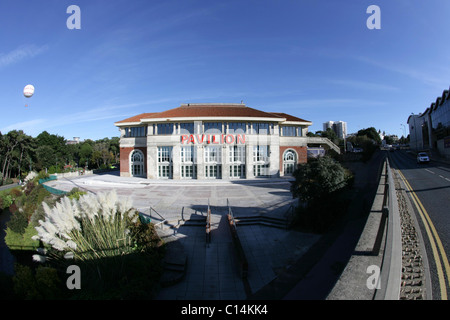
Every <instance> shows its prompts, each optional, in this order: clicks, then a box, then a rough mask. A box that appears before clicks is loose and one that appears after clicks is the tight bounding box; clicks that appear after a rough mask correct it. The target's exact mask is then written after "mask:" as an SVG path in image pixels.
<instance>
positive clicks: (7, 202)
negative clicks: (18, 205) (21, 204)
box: [1, 193, 14, 209]
mask: <svg viewBox="0 0 450 320" xmlns="http://www.w3.org/2000/svg"><path fill="white" fill-rule="evenodd" d="M1 198H2V209H5V208H9V207H10V206H11V205H12V204H13V202H14V200H13V197H12V196H11V195H10V194H3V193H2V195H1Z"/></svg>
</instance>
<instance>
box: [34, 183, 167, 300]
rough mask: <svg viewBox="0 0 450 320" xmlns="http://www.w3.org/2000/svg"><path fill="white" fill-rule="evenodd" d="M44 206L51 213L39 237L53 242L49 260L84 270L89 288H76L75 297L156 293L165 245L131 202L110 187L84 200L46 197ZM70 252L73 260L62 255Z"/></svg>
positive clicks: (73, 294) (39, 257)
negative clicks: (50, 200) (49, 199)
mask: <svg viewBox="0 0 450 320" xmlns="http://www.w3.org/2000/svg"><path fill="white" fill-rule="evenodd" d="M75 192H77V191H75ZM42 206H43V209H44V212H45V216H44V220H41V221H40V225H39V226H38V227H36V231H37V232H38V234H37V236H35V237H34V239H39V240H41V241H42V242H43V243H44V244H46V245H47V246H48V247H50V248H49V250H48V253H47V256H46V257H47V258H51V259H47V261H48V262H49V263H50V264H52V265H58V266H60V268H61V270H63V269H64V265H67V263H70V264H76V265H77V266H79V267H80V269H81V273H82V275H83V282H82V283H83V285H82V286H83V290H80V291H75V292H71V293H70V294H71V298H74V299H93V298H95V299H131V298H151V297H152V295H153V293H154V292H155V289H156V288H157V283H158V281H159V277H160V275H161V273H162V265H161V255H162V254H163V250H162V249H163V247H162V246H161V240H160V239H159V237H158V236H157V233H156V232H155V230H154V227H153V225H143V224H141V222H140V220H139V219H138V214H137V212H136V211H135V210H134V209H133V208H132V206H131V203H129V202H128V201H119V199H118V198H117V195H116V194H115V192H110V193H106V194H98V195H93V194H85V195H81V196H80V197H79V200H75V199H70V198H69V197H67V196H65V197H63V198H61V199H60V201H59V202H56V203H55V205H54V207H53V208H50V207H49V205H47V203H46V202H44V203H43V204H42ZM68 252H70V253H72V254H73V257H74V258H73V260H70V261H67V260H65V259H57V257H61V256H62V255H64V254H65V253H68ZM33 258H34V259H35V260H36V261H37V260H40V259H41V256H37V255H35V256H34V257H33ZM66 276H67V275H66Z"/></svg>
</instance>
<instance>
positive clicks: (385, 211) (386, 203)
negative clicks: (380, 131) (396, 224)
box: [372, 159, 392, 256]
mask: <svg viewBox="0 0 450 320" xmlns="http://www.w3.org/2000/svg"><path fill="white" fill-rule="evenodd" d="M384 166H385V168H384V171H385V174H384V176H385V181H384V192H383V205H382V209H381V219H380V224H379V226H378V232H377V236H376V238H375V242H374V245H373V248H372V254H373V255H375V256H377V255H378V254H379V253H380V249H381V243H382V242H383V236H384V230H385V229H386V221H387V218H388V217H389V207H390V203H391V201H392V199H391V195H390V192H389V191H390V181H389V180H390V179H389V177H390V174H391V171H390V170H389V161H388V159H386V161H385V163H384Z"/></svg>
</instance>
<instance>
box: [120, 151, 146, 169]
mask: <svg viewBox="0 0 450 320" xmlns="http://www.w3.org/2000/svg"><path fill="white" fill-rule="evenodd" d="M134 149H139V150H141V151H142V152H143V153H144V170H145V172H147V148H145V147H135V148H134V147H126V148H123V147H122V148H120V172H127V173H130V153H131V152H132V151H133V150H134Z"/></svg>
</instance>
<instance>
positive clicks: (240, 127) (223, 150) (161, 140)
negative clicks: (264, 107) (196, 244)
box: [115, 104, 312, 179]
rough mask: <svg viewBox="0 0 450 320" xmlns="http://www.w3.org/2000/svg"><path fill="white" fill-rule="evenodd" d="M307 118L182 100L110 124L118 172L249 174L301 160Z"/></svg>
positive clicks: (286, 170)
mask: <svg viewBox="0 0 450 320" xmlns="http://www.w3.org/2000/svg"><path fill="white" fill-rule="evenodd" d="M311 124H312V123H311V122H310V121H307V120H303V119H300V118H297V117H294V116H291V115H287V114H284V113H272V112H264V111H260V110H257V109H253V108H249V107H247V106H245V105H244V104H183V105H181V106H180V107H178V108H174V109H170V110H167V111H163V112H158V113H144V114H140V115H137V116H134V117H131V118H128V119H125V120H122V121H119V122H116V123H115V125H116V126H117V127H119V129H120V132H121V138H120V174H121V176H128V177H129V176H139V177H146V178H148V179H251V178H257V177H269V178H270V177H280V176H285V175H290V174H292V172H293V171H294V170H295V168H296V166H297V164H298V163H305V162H306V161H307V145H308V139H309V138H308V137H307V136H306V134H307V132H308V127H309V126H310V125H311Z"/></svg>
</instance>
